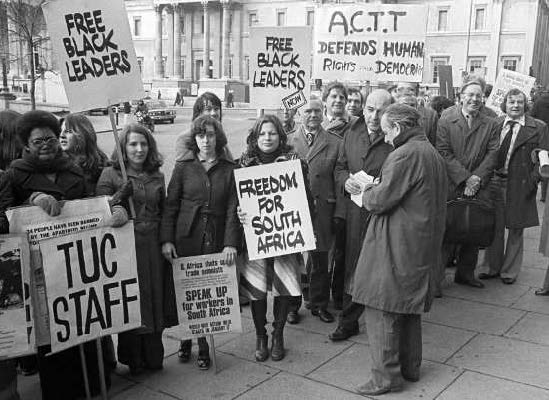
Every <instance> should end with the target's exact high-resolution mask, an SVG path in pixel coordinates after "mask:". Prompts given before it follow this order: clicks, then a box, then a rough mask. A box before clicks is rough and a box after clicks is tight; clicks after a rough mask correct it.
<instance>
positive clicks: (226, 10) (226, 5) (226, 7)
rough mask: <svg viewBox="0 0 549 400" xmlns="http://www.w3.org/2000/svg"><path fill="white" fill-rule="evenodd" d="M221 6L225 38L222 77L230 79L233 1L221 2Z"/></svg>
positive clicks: (223, 40) (222, 55) (225, 0)
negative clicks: (230, 33)
mask: <svg viewBox="0 0 549 400" xmlns="http://www.w3.org/2000/svg"><path fill="white" fill-rule="evenodd" d="M221 6H222V7H223V37H222V38H221V43H222V53H221V60H222V62H221V64H222V66H223V67H222V77H223V78H228V77H229V57H230V56H231V54H230V50H229V40H230V38H229V25H230V23H231V1H230V0H221Z"/></svg>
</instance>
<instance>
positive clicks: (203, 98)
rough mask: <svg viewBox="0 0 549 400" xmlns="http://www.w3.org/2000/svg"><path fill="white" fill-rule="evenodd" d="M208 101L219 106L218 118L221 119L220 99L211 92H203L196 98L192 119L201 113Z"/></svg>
mask: <svg viewBox="0 0 549 400" xmlns="http://www.w3.org/2000/svg"><path fill="white" fill-rule="evenodd" d="M208 103H210V104H211V105H212V106H215V107H218V108H219V120H220V121H221V117H222V114H221V112H222V110H223V107H222V105H221V100H219V97H217V96H216V95H215V94H214V93H212V92H204V93H202V94H201V95H200V96H198V97H197V98H196V101H195V102H194V106H193V121H194V120H195V119H197V118H198V117H200V116H201V115H202V113H203V112H204V110H205V109H206V107H207V106H208Z"/></svg>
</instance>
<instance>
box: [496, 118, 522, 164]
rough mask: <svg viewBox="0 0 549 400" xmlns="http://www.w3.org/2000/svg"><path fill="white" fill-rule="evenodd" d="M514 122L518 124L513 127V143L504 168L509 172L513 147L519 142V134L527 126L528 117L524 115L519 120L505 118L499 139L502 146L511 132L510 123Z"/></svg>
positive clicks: (510, 145)
mask: <svg viewBox="0 0 549 400" xmlns="http://www.w3.org/2000/svg"><path fill="white" fill-rule="evenodd" d="M510 121H514V122H517V123H516V124H515V126H514V127H513V132H512V134H511V135H512V136H511V143H510V144H509V151H508V152H507V156H506V157H505V165H504V167H503V170H504V171H505V172H507V169H508V168H509V161H510V160H511V154H513V146H514V145H515V141H516V140H517V136H518V133H519V131H520V128H521V127H522V126H524V125H525V124H526V117H525V116H524V115H523V116H522V117H520V118H519V119H513V118H510V117H509V116H507V117H505V121H503V129H502V130H501V135H500V137H499V144H500V145H501V144H502V143H503V140H504V139H505V136H506V135H507V133H508V132H509V122H510Z"/></svg>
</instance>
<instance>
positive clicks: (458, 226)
mask: <svg viewBox="0 0 549 400" xmlns="http://www.w3.org/2000/svg"><path fill="white" fill-rule="evenodd" d="M495 225H496V213H495V209H494V207H493V205H492V204H491V203H490V202H487V201H484V200H479V199H476V198H467V197H460V198H457V199H455V200H451V201H449V202H448V203H447V211H446V233H445V236H444V242H445V243H450V244H466V245H472V246H478V247H488V246H490V245H491V244H492V241H493V240H494V233H495V232H494V231H495Z"/></svg>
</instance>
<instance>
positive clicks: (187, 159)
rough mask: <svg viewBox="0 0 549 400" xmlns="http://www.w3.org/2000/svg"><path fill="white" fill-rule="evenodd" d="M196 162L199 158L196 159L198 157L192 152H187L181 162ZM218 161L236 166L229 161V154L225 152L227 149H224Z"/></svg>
mask: <svg viewBox="0 0 549 400" xmlns="http://www.w3.org/2000/svg"><path fill="white" fill-rule="evenodd" d="M195 160H197V158H196V155H195V154H194V153H193V152H192V151H187V152H185V154H183V156H182V157H181V159H180V161H181V162H190V161H195ZM217 161H224V162H227V163H229V164H235V162H234V161H232V160H229V158H228V157H227V152H226V151H225V149H223V154H221V155H220V156H219V157H217Z"/></svg>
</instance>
